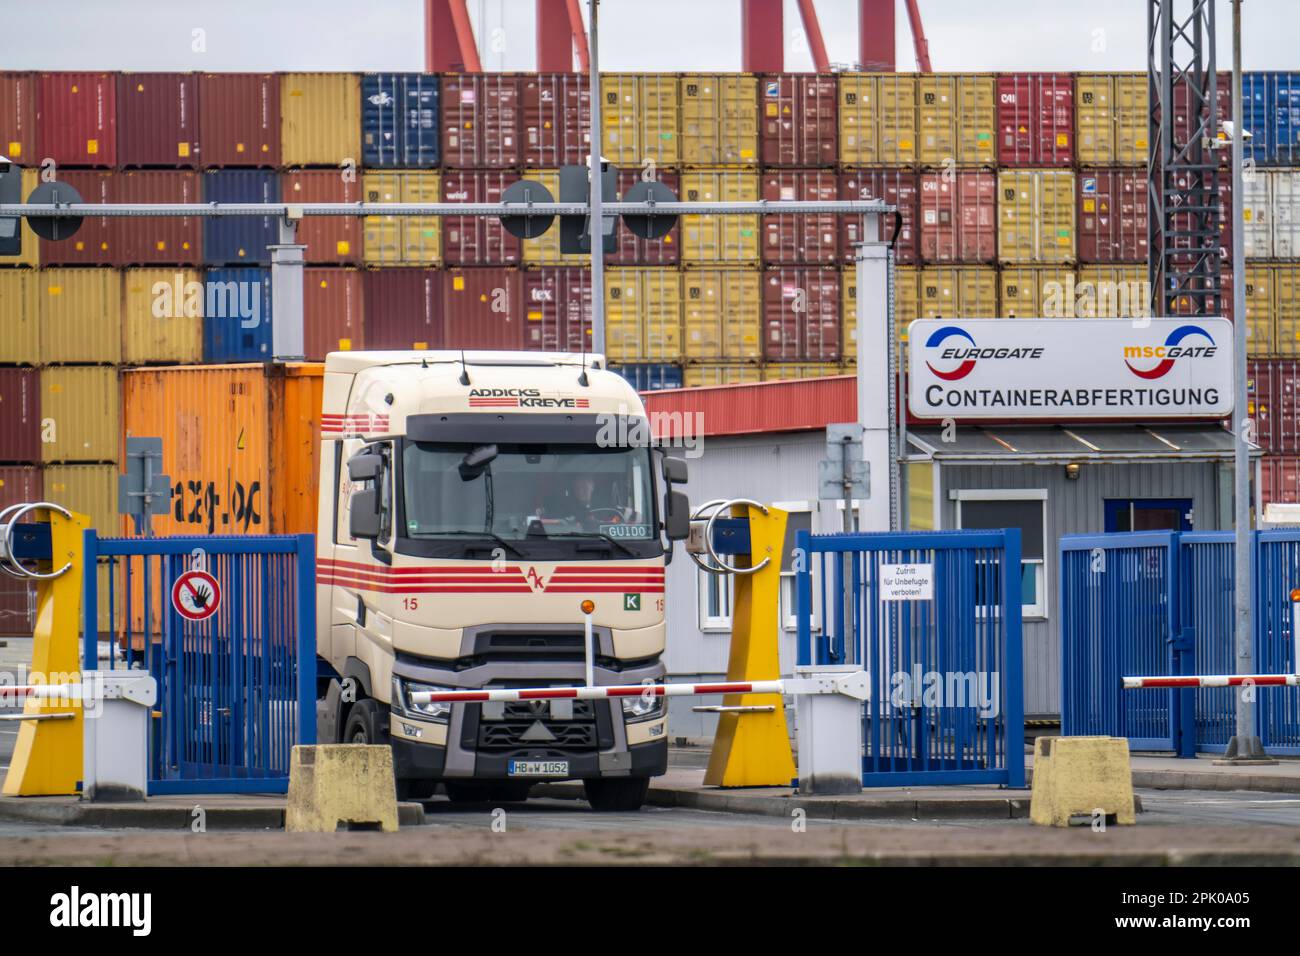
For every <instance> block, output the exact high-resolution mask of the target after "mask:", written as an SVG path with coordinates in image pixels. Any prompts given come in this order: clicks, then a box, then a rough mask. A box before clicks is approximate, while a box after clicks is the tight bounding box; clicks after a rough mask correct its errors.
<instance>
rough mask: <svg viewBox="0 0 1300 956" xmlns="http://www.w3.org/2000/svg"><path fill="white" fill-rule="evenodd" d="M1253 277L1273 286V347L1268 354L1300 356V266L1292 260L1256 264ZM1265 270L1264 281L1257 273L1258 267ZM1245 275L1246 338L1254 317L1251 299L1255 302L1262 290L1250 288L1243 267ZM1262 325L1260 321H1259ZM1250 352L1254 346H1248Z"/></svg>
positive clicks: (1248, 271)
mask: <svg viewBox="0 0 1300 956" xmlns="http://www.w3.org/2000/svg"><path fill="white" fill-rule="evenodd" d="M1255 268H1256V272H1255V278H1256V281H1257V282H1262V281H1267V282H1270V283H1271V284H1272V286H1273V289H1272V292H1273V297H1272V304H1273V329H1274V332H1273V348H1272V354H1274V355H1283V356H1286V357H1287V358H1296V357H1300V266H1297V265H1296V264H1294V263H1286V264H1285V265H1275V266H1256V267H1255ZM1265 268H1266V269H1267V270H1268V278H1267V280H1264V279H1262V278H1261V277H1260V275H1259V270H1262V269H1265ZM1246 272H1247V276H1246V282H1247V286H1246V296H1247V299H1246V312H1247V316H1248V323H1250V324H1247V326H1246V335H1247V337H1248V338H1249V336H1250V334H1251V329H1252V326H1253V324H1254V323H1255V321H1256V319H1255V317H1254V315H1253V314H1252V313H1251V310H1250V306H1251V304H1252V301H1259V299H1260V298H1261V297H1262V292H1261V291H1260V290H1258V289H1256V290H1254V295H1253V296H1252V290H1251V288H1250V281H1251V278H1250V270H1249V269H1247V270H1246ZM1261 324H1262V323H1261ZM1250 350H1251V351H1252V352H1257V351H1258V350H1257V349H1256V348H1255V346H1254V345H1251V346H1250Z"/></svg>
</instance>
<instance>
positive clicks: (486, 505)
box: [401, 441, 659, 555]
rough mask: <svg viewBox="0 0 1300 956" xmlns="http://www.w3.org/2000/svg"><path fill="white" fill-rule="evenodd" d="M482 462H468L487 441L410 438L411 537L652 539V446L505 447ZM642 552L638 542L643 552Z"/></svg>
mask: <svg viewBox="0 0 1300 956" xmlns="http://www.w3.org/2000/svg"><path fill="white" fill-rule="evenodd" d="M494 447H495V449H496V455H495V457H492V458H491V460H490V461H488V462H487V463H486V464H482V463H481V461H480V462H479V463H476V464H475V465H474V466H472V467H462V465H463V464H464V463H465V462H466V455H468V454H469V453H470V452H476V453H477V456H478V458H479V459H480V460H481V459H482V458H483V457H488V456H490V452H487V454H486V455H485V454H484V452H483V449H484V446H479V445H474V444H468V443H467V444H444V443H434V442H414V441H408V442H406V443H405V447H404V449H403V452H402V484H403V504H404V506H405V508H404V514H403V516H402V519H401V520H402V521H403V529H402V530H403V534H404V536H405V537H407V538H411V539H416V540H419V539H438V538H442V539H446V538H450V537H452V536H471V535H474V534H478V535H483V536H495V537H498V538H503V539H505V540H507V541H510V542H512V543H528V542H535V543H540V542H543V541H546V540H548V539H551V540H556V539H568V538H574V539H582V538H591V539H606V538H607V539H612V541H613V543H614V544H625V543H626V544H633V545H635V542H638V541H639V542H650V541H653V542H655V544H656V546H657V545H658V540H659V537H658V534H657V533H656V528H655V508H654V498H653V486H652V482H651V478H650V453H649V451H648V450H647V449H645V448H602V447H599V446H597V445H561V444H500V443H498V444H497V445H496V446H494ZM643 550H644V549H643V548H640V549H636V550H635V553H637V554H638V555H639V554H640V553H642V551H643Z"/></svg>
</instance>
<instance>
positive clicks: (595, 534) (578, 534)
mask: <svg viewBox="0 0 1300 956" xmlns="http://www.w3.org/2000/svg"><path fill="white" fill-rule="evenodd" d="M546 537H548V538H599V539H600V540H601V541H605V542H608V543H609V544H612V545H613V546H614V547H616V548H618V549H619V550H620V551H622V552H623V553H624V554H626V555H629V556H631V557H633V558H639V557H640V555H639V554H637V553H636V552H635V551H633V550H632V549H631V548H629V547H628V546H627V545H625V544H624V543H623V542H622V541H619V540H618V539H617V538H611V537H610V536H609V535H607V534H605V533H604V532H603V531H553V532H550V533H549V534H547V535H546Z"/></svg>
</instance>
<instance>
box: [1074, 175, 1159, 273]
mask: <svg viewBox="0 0 1300 956" xmlns="http://www.w3.org/2000/svg"><path fill="white" fill-rule="evenodd" d="M1077 202H1078V204H1079V206H1078V234H1079V261H1080V262H1146V261H1147V217H1148V207H1147V173H1146V170H1145V169H1082V170H1080V171H1079V189H1078V199H1077Z"/></svg>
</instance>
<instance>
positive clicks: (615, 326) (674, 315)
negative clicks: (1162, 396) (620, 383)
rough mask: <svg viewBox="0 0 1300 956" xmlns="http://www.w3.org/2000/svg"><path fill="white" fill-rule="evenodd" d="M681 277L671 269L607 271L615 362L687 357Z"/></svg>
mask: <svg viewBox="0 0 1300 956" xmlns="http://www.w3.org/2000/svg"><path fill="white" fill-rule="evenodd" d="M681 280H682V276H681V273H680V272H676V271H674V270H670V269H651V268H644V267H642V268H611V269H607V270H606V271H605V354H606V357H607V358H608V359H609V361H610V362H612V363H614V364H634V363H641V362H680V361H681V360H682V281H681Z"/></svg>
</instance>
